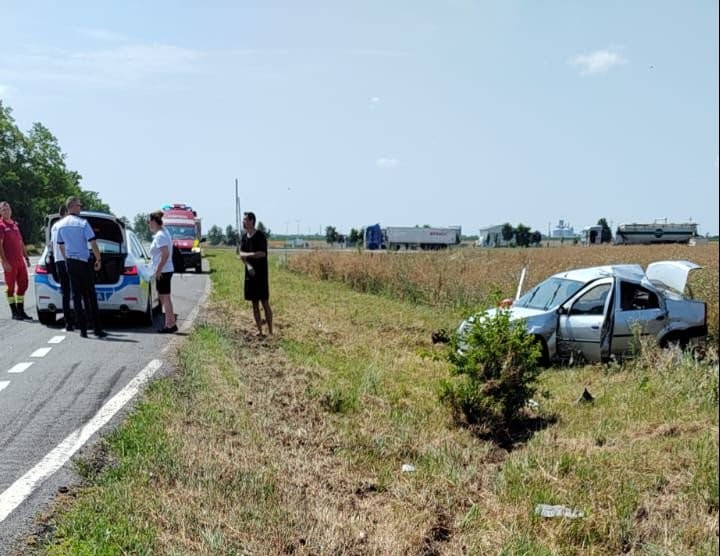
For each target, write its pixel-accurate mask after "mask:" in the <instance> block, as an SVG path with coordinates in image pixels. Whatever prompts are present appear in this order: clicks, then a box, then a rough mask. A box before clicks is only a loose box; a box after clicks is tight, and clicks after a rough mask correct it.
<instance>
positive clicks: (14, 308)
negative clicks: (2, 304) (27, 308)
mask: <svg viewBox="0 0 720 556" xmlns="http://www.w3.org/2000/svg"><path fill="white" fill-rule="evenodd" d="M10 312H11V313H12V319H13V320H18V316H17V314H18V312H17V305H15V303H10Z"/></svg>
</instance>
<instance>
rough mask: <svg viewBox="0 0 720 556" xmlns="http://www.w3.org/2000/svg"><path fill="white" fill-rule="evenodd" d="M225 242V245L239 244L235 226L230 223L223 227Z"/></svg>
mask: <svg viewBox="0 0 720 556" xmlns="http://www.w3.org/2000/svg"><path fill="white" fill-rule="evenodd" d="M225 244H226V245H239V244H240V236H239V235H238V232H237V228H235V226H233V225H232V224H228V225H227V226H226V227H225Z"/></svg>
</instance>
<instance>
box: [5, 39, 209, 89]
mask: <svg viewBox="0 0 720 556" xmlns="http://www.w3.org/2000/svg"><path fill="white" fill-rule="evenodd" d="M203 57H205V53H203V52H200V51H197V50H190V49H187V48H181V47H177V46H173V45H167V44H126V45H120V46H117V47H112V48H103V49H98V50H86V51H76V52H72V51H64V50H55V51H44V52H35V53H32V54H21V55H15V56H12V57H9V56H8V57H3V56H0V71H1V72H3V73H4V74H5V75H9V76H15V77H16V78H17V79H23V80H29V79H31V80H36V81H54V82H66V83H74V84H78V85H85V86H94V85H97V86H104V87H115V86H122V85H128V84H132V83H137V82H139V81H141V80H143V79H144V78H145V77H147V76H151V75H154V74H166V75H167V74H177V73H185V72H191V71H194V70H195V69H197V64H196V62H197V61H199V60H200V59H202V58H203Z"/></svg>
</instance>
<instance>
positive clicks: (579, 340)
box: [557, 278, 615, 361]
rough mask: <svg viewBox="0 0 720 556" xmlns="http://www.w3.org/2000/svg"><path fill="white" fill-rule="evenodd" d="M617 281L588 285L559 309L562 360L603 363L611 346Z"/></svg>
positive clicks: (612, 279) (609, 279)
mask: <svg viewBox="0 0 720 556" xmlns="http://www.w3.org/2000/svg"><path fill="white" fill-rule="evenodd" d="M614 283H615V280H614V278H603V279H601V280H597V281H595V282H593V283H591V284H589V285H587V286H585V287H584V288H583V289H582V290H581V291H580V292H578V293H577V295H575V296H574V297H573V298H572V299H570V300H569V301H567V302H566V303H564V304H563V305H561V306H560V308H559V309H558V334H557V353H558V355H559V356H560V358H562V359H568V360H573V359H575V358H576V357H577V356H581V357H582V358H584V359H585V360H586V361H604V360H606V359H608V358H609V357H610V353H611V347H612V330H613V311H612V303H613V299H614V297H615V296H614V295H613V289H614Z"/></svg>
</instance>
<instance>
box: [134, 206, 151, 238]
mask: <svg viewBox="0 0 720 556" xmlns="http://www.w3.org/2000/svg"><path fill="white" fill-rule="evenodd" d="M149 219H150V216H149V215H147V214H144V213H142V212H141V213H139V214H136V215H135V218H133V226H132V229H133V231H134V232H135V233H136V234H137V236H138V237H139V238H140V239H141V240H142V241H152V234H151V233H150V228H149V227H148V220H149Z"/></svg>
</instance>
